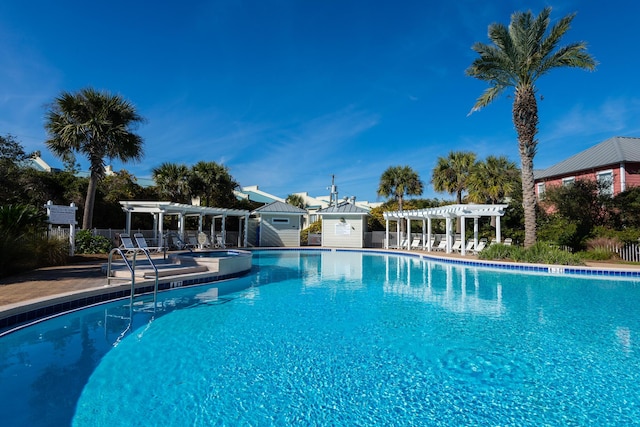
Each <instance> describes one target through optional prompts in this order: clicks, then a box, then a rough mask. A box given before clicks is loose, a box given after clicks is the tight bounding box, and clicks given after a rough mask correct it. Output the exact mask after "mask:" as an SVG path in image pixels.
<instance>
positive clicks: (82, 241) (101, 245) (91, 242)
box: [76, 230, 112, 254]
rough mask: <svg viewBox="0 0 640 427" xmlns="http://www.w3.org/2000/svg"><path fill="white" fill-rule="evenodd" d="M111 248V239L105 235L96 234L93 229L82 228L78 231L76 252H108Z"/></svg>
mask: <svg viewBox="0 0 640 427" xmlns="http://www.w3.org/2000/svg"><path fill="white" fill-rule="evenodd" d="M111 248H112V244H111V240H109V239H108V238H106V237H104V236H95V235H94V234H93V233H92V232H91V230H80V231H78V232H77V233H76V253H79V254H106V253H108V252H109V251H110V250H111Z"/></svg>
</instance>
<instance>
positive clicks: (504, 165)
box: [468, 156, 520, 204]
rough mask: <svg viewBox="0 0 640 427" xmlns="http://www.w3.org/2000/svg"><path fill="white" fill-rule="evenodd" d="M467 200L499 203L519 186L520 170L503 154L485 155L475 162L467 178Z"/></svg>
mask: <svg viewBox="0 0 640 427" xmlns="http://www.w3.org/2000/svg"><path fill="white" fill-rule="evenodd" d="M468 185H469V200H470V201H472V202H474V203H492V204H495V203H499V202H501V201H502V200H504V198H505V197H508V196H510V195H512V194H513V193H514V192H515V191H516V187H519V186H520V170H519V169H518V167H517V166H516V164H515V163H514V162H512V161H511V160H509V159H507V158H506V157H505V156H500V157H496V156H487V158H486V159H485V160H484V161H479V162H477V163H476V165H475V167H474V168H473V171H472V172H471V175H470V176H469V180H468Z"/></svg>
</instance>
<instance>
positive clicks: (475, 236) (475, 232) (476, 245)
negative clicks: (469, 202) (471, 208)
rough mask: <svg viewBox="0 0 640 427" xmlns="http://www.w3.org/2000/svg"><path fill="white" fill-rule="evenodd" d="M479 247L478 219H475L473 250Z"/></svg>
mask: <svg viewBox="0 0 640 427" xmlns="http://www.w3.org/2000/svg"><path fill="white" fill-rule="evenodd" d="M477 247H478V217H477V216H474V217H473V249H474V250H475V248H477Z"/></svg>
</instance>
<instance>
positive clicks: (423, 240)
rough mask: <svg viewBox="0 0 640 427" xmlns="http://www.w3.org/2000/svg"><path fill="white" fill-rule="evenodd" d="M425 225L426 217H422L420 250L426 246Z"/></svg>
mask: <svg viewBox="0 0 640 427" xmlns="http://www.w3.org/2000/svg"><path fill="white" fill-rule="evenodd" d="M426 227H427V220H426V219H424V218H423V219H422V250H424V249H425V248H426V247H427V236H426V231H425V229H426Z"/></svg>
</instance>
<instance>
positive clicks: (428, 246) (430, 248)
mask: <svg viewBox="0 0 640 427" xmlns="http://www.w3.org/2000/svg"><path fill="white" fill-rule="evenodd" d="M432 249H433V247H432V245H431V217H430V216H428V217H427V250H428V251H429V252H431V250H432Z"/></svg>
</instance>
